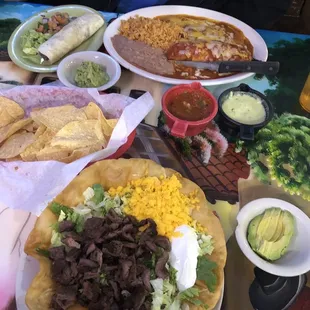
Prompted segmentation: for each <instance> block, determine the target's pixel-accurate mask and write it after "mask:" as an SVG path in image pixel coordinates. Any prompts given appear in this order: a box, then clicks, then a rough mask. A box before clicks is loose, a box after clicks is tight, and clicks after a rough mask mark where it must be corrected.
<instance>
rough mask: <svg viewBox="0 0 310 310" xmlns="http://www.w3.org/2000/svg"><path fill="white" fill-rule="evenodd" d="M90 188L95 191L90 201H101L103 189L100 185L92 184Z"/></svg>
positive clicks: (96, 202)
mask: <svg viewBox="0 0 310 310" xmlns="http://www.w3.org/2000/svg"><path fill="white" fill-rule="evenodd" d="M92 189H93V190H94V192H95V195H94V197H93V198H92V199H91V201H93V202H94V203H95V204H98V203H100V202H101V201H103V198H104V189H103V187H102V185H101V184H94V185H93V186H92Z"/></svg>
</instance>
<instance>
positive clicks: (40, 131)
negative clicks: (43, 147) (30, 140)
mask: <svg viewBox="0 0 310 310" xmlns="http://www.w3.org/2000/svg"><path fill="white" fill-rule="evenodd" d="M45 130H46V126H44V125H40V126H39V127H38V129H37V131H36V133H35V136H36V138H38V137H39V136H41V135H42V134H44V132H45Z"/></svg>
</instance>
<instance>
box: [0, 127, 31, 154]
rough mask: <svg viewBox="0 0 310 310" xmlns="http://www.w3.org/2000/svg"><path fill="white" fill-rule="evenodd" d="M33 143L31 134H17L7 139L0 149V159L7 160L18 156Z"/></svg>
mask: <svg viewBox="0 0 310 310" xmlns="http://www.w3.org/2000/svg"><path fill="white" fill-rule="evenodd" d="M34 141H35V137H34V134H33V133H30V132H18V133H15V134H14V135H12V136H11V137H10V138H8V139H7V140H6V141H5V142H4V143H3V144H2V145H1V147H0V158H1V159H7V158H12V157H15V156H17V155H19V154H20V153H21V152H23V151H24V149H25V148H26V147H27V146H28V145H30V144H31V143H33V142H34Z"/></svg>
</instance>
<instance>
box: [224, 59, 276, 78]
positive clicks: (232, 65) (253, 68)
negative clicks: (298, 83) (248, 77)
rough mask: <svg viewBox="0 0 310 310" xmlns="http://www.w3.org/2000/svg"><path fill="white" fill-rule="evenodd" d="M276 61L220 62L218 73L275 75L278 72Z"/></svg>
mask: <svg viewBox="0 0 310 310" xmlns="http://www.w3.org/2000/svg"><path fill="white" fill-rule="evenodd" d="M279 68H280V63H279V62H278V61H222V62H221V63H220V65H219V69H218V72H219V73H227V72H254V73H259V74H265V75H275V74H277V73H278V72H279Z"/></svg>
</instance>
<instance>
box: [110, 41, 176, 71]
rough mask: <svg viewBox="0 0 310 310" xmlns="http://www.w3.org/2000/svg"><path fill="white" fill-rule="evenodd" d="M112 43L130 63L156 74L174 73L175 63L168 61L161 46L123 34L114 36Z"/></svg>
mask: <svg viewBox="0 0 310 310" xmlns="http://www.w3.org/2000/svg"><path fill="white" fill-rule="evenodd" d="M112 43H113V46H114V48H115V50H116V51H117V53H118V54H119V55H120V56H121V57H122V58H124V59H125V60H126V61H128V62H129V63H131V64H133V65H135V66H138V67H140V68H141V69H145V70H146V71H149V72H151V73H154V74H159V75H172V74H174V66H173V63H172V62H170V61H168V59H167V57H166V55H165V53H164V51H163V50H162V49H161V48H155V47H151V46H149V45H147V44H145V43H143V42H140V41H134V40H129V39H127V38H126V37H124V36H121V35H115V36H114V37H113V38H112Z"/></svg>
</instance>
